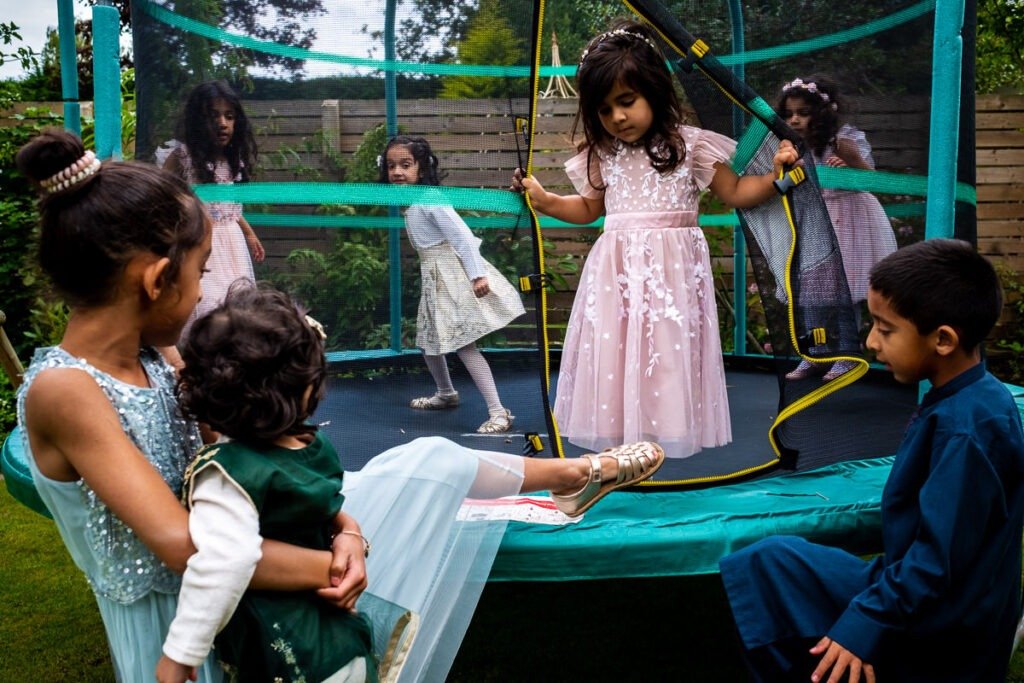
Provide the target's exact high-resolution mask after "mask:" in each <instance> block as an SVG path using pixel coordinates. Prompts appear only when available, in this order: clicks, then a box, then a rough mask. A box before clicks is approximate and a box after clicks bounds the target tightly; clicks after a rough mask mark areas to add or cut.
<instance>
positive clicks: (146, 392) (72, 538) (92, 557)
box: [18, 347, 200, 604]
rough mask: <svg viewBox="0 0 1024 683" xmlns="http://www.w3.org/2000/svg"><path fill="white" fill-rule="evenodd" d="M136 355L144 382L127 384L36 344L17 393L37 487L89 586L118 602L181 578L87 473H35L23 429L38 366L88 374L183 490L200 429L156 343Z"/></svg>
mask: <svg viewBox="0 0 1024 683" xmlns="http://www.w3.org/2000/svg"><path fill="white" fill-rule="evenodd" d="M140 359H141V361H142V365H143V368H144V369H145V371H146V375H147V376H148V377H149V382H150V386H149V387H137V386H133V385H130V384H125V383H124V382H121V381H120V380H117V379H115V378H113V377H111V376H110V375H108V374H106V373H104V372H102V371H100V370H97V369H96V368H94V367H93V366H92V365H90V364H89V363H88V362H87V361H86V360H84V359H81V358H76V357H75V356H72V355H71V354H69V353H67V352H66V351H64V350H63V349H61V348H60V347H53V348H48V349H40V350H38V351H37V352H36V355H35V357H34V358H33V360H32V364H31V365H30V366H29V368H28V370H27V371H26V373H25V383H24V384H23V385H22V387H21V389H20V391H19V394H18V422H19V423H21V424H22V425H23V428H22V433H23V434H26V436H25V453H26V454H27V455H28V456H29V457H28V461H29V467H30V469H31V470H32V476H33V480H34V482H35V484H36V488H37V489H38V490H39V494H40V496H41V497H42V499H43V501H44V502H45V503H46V504H47V507H49V508H50V512H51V513H52V514H53V517H54V520H55V521H56V522H57V525H58V528H59V530H60V532H61V536H62V537H63V539H64V543H65V544H66V545H67V547H68V550H69V551H70V552H71V555H72V557H73V558H74V560H75V563H76V564H77V565H78V566H79V568H80V569H82V571H83V572H85V575H86V577H87V578H88V580H89V583H90V585H91V586H92V589H93V590H94V591H95V592H96V593H97V594H98V595H102V596H104V597H106V598H108V599H110V600H113V601H115V602H118V603H122V604H126V603H131V602H134V601H136V600H138V599H139V598H141V597H143V596H144V595H146V593H148V592H150V591H157V592H161V593H177V591H178V588H179V586H180V583H181V579H180V577H178V576H177V575H176V574H174V573H172V572H171V571H170V570H169V569H168V568H167V567H166V566H165V565H164V564H163V563H161V562H160V560H158V559H157V558H156V556H155V555H153V553H152V552H150V550H149V549H148V548H147V547H146V546H145V545H144V544H143V543H142V541H141V540H139V538H138V537H137V536H136V535H135V534H134V533H133V532H132V530H131V529H130V528H128V527H127V526H126V525H125V524H124V522H122V521H121V520H120V519H118V518H117V517H115V516H114V515H113V514H112V513H111V512H110V510H109V509H108V508H107V506H106V505H105V504H104V503H103V501H101V500H100V499H99V497H98V496H97V495H96V493H95V492H94V491H93V490H92V489H91V488H90V487H89V485H88V484H86V483H85V481H84V480H81V479H79V480H78V481H76V482H61V481H54V480H51V479H47V478H46V477H45V476H43V475H42V474H41V473H40V472H39V470H38V468H36V466H35V461H34V459H33V457H32V452H31V448H30V446H29V443H28V437H27V432H26V430H25V429H24V422H25V394H26V392H27V390H28V388H29V387H30V386H31V384H32V381H33V379H35V377H36V376H37V375H38V374H39V373H40V372H42V371H43V370H46V369H49V368H77V369H79V370H82V371H84V372H86V373H88V374H89V376H90V377H92V378H93V379H94V380H95V381H96V384H97V385H99V387H100V388H101V389H102V390H103V393H104V394H106V396H107V398H108V399H110V403H111V405H112V406H113V407H114V410H116V411H117V414H118V418H119V419H120V421H121V426H122V427H123V428H124V431H125V434H126V435H127V436H128V438H129V439H130V440H131V441H132V443H134V444H135V446H136V447H137V448H138V449H139V450H140V451H141V452H142V453H143V455H145V457H146V459H147V460H149V462H150V463H151V464H152V465H153V467H154V468H156V470H157V471H158V472H159V473H160V476H161V477H163V479H164V481H166V482H167V485H168V486H169V487H170V489H171V490H172V491H173V492H174V494H175V496H176V497H180V494H181V487H182V483H183V477H184V473H185V468H186V466H187V465H188V464H189V462H190V461H191V460H192V458H193V457H194V456H195V452H196V450H197V449H198V447H199V446H200V439H199V431H198V429H197V428H196V426H195V424H194V423H192V422H191V421H189V420H186V419H184V418H183V417H182V416H181V414H180V412H179V410H178V407H177V402H176V401H175V398H174V374H173V370H172V369H171V367H170V366H169V365H168V364H167V363H166V362H164V360H163V358H162V357H161V356H160V355H159V354H158V353H157V352H156V351H154V350H153V349H148V348H147V349H143V350H142V353H141V356H140Z"/></svg>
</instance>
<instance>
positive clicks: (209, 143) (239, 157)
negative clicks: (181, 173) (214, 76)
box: [177, 81, 257, 183]
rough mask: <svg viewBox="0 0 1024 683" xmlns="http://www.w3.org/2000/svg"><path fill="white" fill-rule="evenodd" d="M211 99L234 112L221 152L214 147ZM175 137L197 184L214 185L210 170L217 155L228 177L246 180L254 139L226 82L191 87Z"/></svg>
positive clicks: (253, 158)
mask: <svg viewBox="0 0 1024 683" xmlns="http://www.w3.org/2000/svg"><path fill="white" fill-rule="evenodd" d="M215 100H224V101H225V102H227V103H228V104H229V105H231V107H232V108H233V109H234V110H235V127H234V132H233V133H232V136H231V141H230V142H228V145H227V147H225V148H224V149H223V150H222V149H220V148H219V147H218V146H217V131H216V130H215V128H214V124H213V118H212V116H211V113H212V110H213V103H214V101H215ZM177 135H178V137H179V138H183V139H184V140H185V146H186V147H187V148H188V154H189V156H190V157H192V168H193V169H194V171H195V174H196V179H197V180H198V181H199V182H202V183H212V182H214V175H213V169H214V167H215V166H216V163H217V160H218V159H219V158H220V155H221V154H223V155H224V158H225V159H226V160H227V162H228V167H230V169H231V177H232V178H240V179H241V181H242V182H247V181H248V180H249V179H250V175H251V173H252V168H253V166H254V165H255V163H256V156H257V149H256V138H255V137H253V134H252V126H251V125H250V123H249V117H247V116H246V115H245V109H243V108H242V101H241V100H240V99H239V98H238V95H236V94H235V91H234V90H232V89H231V86H230V85H228V84H227V82H226V81H207V82H205V83H200V84H199V85H197V86H196V87H194V88H192V91H191V92H190V93H189V94H188V100H186V102H185V113H184V115H183V116H182V118H181V121H180V122H179V124H178V132H177Z"/></svg>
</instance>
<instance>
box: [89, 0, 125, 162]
mask: <svg viewBox="0 0 1024 683" xmlns="http://www.w3.org/2000/svg"><path fill="white" fill-rule="evenodd" d="M120 23H121V16H120V14H119V13H118V11H117V9H116V8H114V7H113V6H112V5H111V4H110V0H99V1H98V2H97V3H96V5H94V6H93V8H92V30H93V33H92V63H93V112H94V116H95V121H96V123H95V130H96V143H95V145H96V156H97V157H99V158H100V159H110V158H114V159H121V155H122V154H121V153H122V150H121V70H120V66H121V64H120V60H119V58H118V53H119V50H120V45H119V43H118V39H119V36H120V32H121V25H120Z"/></svg>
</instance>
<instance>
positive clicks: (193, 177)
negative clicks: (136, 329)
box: [164, 81, 266, 339]
mask: <svg viewBox="0 0 1024 683" xmlns="http://www.w3.org/2000/svg"><path fill="white" fill-rule="evenodd" d="M182 127H183V129H184V130H183V131H181V133H182V135H181V137H183V138H184V139H185V143H184V144H178V146H177V147H175V149H174V150H173V151H172V152H171V153H170V155H169V156H168V157H167V161H166V162H165V163H164V168H166V169H168V170H170V171H173V172H174V173H177V174H178V175H179V176H181V177H182V178H183V179H184V180H185V181H187V182H188V183H190V184H196V183H218V184H226V185H231V184H232V183H244V182H247V181H248V180H249V177H250V174H251V173H252V168H253V165H254V164H255V161H256V141H255V139H254V138H253V134H252V127H251V126H250V125H249V119H248V117H246V115H245V110H244V109H243V108H242V103H241V101H240V100H239V99H238V95H236V94H235V92H234V91H233V90H232V89H231V87H230V86H229V85H228V84H227V83H225V82H224V81H208V82H206V83H200V84H199V85H197V86H196V87H195V88H193V89H192V91H191V92H190V93H189V96H188V100H187V101H186V103H185V115H184V117H183V119H182ZM206 210H207V212H209V214H210V219H211V220H212V221H213V249H212V251H211V252H210V259H209V261H207V264H206V272H205V273H204V274H203V298H202V299H201V300H200V301H199V303H198V304H197V305H196V308H195V310H194V311H193V312H192V317H191V318H189V320H188V323H187V324H186V326H185V329H184V330H182V333H181V338H182V339H185V338H186V337H187V336H188V331H189V329H190V328H191V327H192V323H193V321H195V320H196V319H197V318H199V317H200V316H201V315H203V314H205V313H207V312H208V311H211V310H213V309H214V308H215V307H216V306H217V305H218V304H220V303H221V302H222V301H224V297H225V296H226V295H227V293H228V288H229V287H231V285H232V283H234V282H235V281H236V280H238V279H244V280H249V281H250V282H251V281H253V280H254V279H255V278H254V275H253V267H252V262H253V261H254V260H255V261H257V262H259V261H262V260H263V258H264V256H265V255H266V254H265V252H264V250H263V244H262V243H261V242H260V238H259V237H257V236H256V232H255V231H254V230H253V229H252V226H251V225H249V222H248V221H247V220H245V218H244V217H243V216H242V205H241V204H239V203H238V202H209V203H207V204H206Z"/></svg>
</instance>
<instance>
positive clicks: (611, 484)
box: [551, 441, 665, 517]
mask: <svg viewBox="0 0 1024 683" xmlns="http://www.w3.org/2000/svg"><path fill="white" fill-rule="evenodd" d="M583 457H584V458H587V459H589V460H590V478H589V479H588V480H587V483H586V484H584V485H583V488H581V489H580V490H579V491H577V492H576V493H570V494H568V495H558V494H555V493H552V494H551V499H552V500H553V501H554V502H555V507H557V508H558V509H559V510H561V511H562V512H563V513H564V514H565V515H567V516H569V517H579V516H580V515H582V514H583V513H584V512H586V511H587V510H589V509H590V508H592V507H593V506H594V504H595V503H596V502H597V501H599V500H601V499H602V498H604V497H605V496H606V495H608V494H609V493H611V492H612V491H614V490H615V489H621V488H622V487H624V486H631V485H633V484H638V483H640V482H641V481H643V480H644V479H647V478H648V477H650V476H651V475H652V474H654V473H655V472H657V471H658V468H659V467H661V465H662V463H663V462H665V451H663V450H662V449H661V446H659V445H658V444H656V443H653V442H651V441H640V442H638V443H631V444H626V445H624V446H616V447H615V448H609V449H608V450H606V451H604V452H602V453H598V454H589V455H585V456H583ZM605 457H613V458H615V459H616V460H617V461H618V464H619V473H618V476H616V477H615V481H611V480H609V481H601V458H605Z"/></svg>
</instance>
